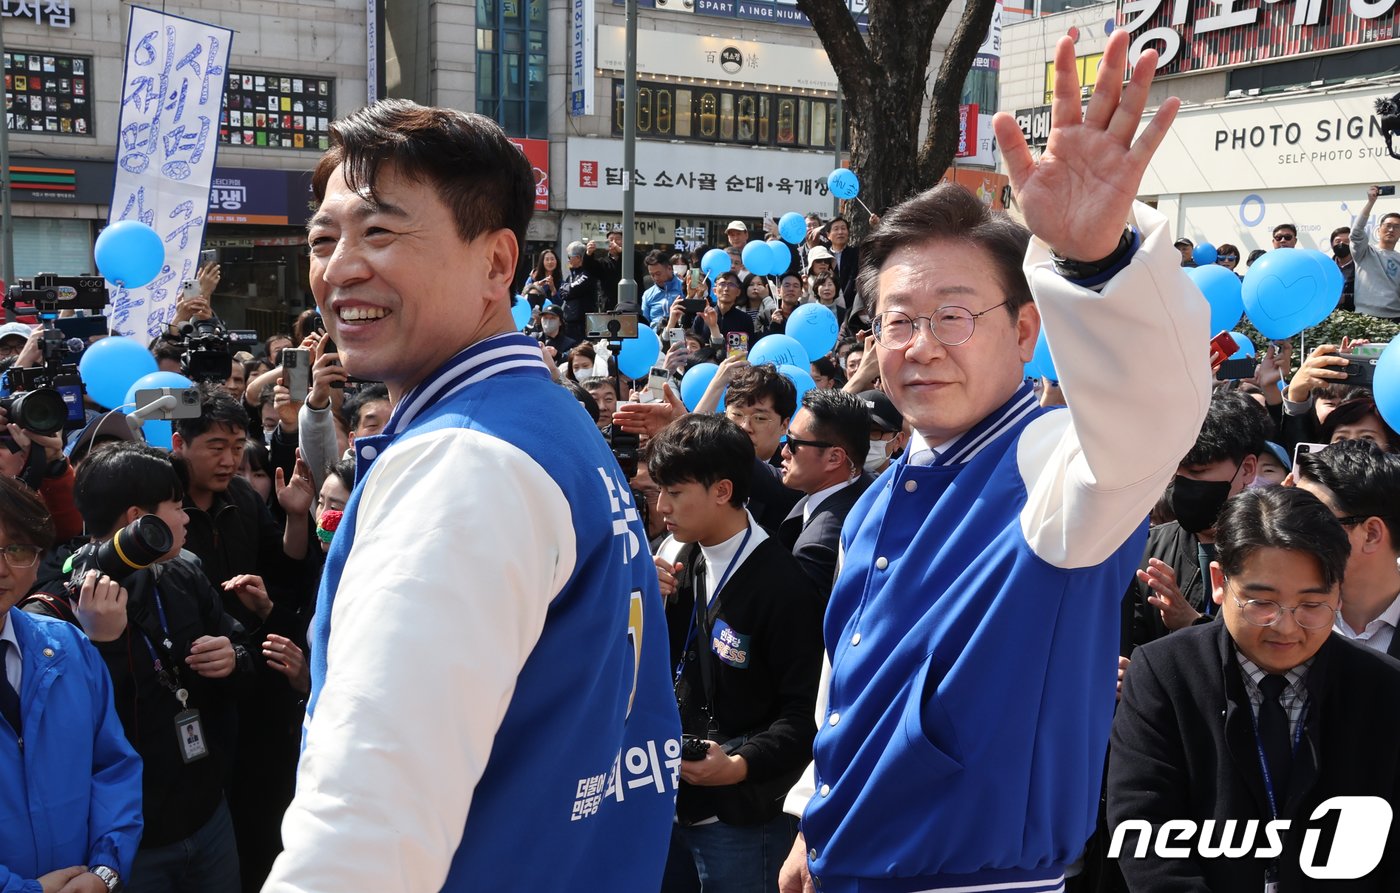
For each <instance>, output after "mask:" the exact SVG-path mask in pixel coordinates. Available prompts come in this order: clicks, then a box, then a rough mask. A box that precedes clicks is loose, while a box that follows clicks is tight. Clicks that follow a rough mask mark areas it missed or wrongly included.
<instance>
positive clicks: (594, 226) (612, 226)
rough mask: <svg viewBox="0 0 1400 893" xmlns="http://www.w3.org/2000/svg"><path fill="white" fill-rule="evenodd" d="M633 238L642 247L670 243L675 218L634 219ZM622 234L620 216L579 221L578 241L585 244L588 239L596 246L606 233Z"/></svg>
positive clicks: (589, 217) (588, 218) (674, 235)
mask: <svg viewBox="0 0 1400 893" xmlns="http://www.w3.org/2000/svg"><path fill="white" fill-rule="evenodd" d="M632 231H633V233H634V236H633V238H634V239H635V240H636V241H637V242H639V243H641V244H644V245H649V244H652V243H655V242H670V241H671V240H673V239H675V238H676V221H675V218H666V217H635V218H633V220H632ZM620 232H622V216H621V215H617V216H612V217H600V216H597V215H585V216H584V218H583V219H582V220H580V221H579V239H581V240H582V241H584V242H587V241H588V240H589V239H592V240H594V241H595V242H597V243H598V244H600V245H601V244H602V243H603V240H604V239H606V238H607V237H608V233H620Z"/></svg>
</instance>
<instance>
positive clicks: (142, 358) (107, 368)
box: [78, 337, 158, 409]
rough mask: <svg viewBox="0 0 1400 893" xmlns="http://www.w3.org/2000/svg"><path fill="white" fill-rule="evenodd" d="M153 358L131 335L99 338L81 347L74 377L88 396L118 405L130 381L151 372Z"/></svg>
mask: <svg viewBox="0 0 1400 893" xmlns="http://www.w3.org/2000/svg"><path fill="white" fill-rule="evenodd" d="M157 368H158V367H157V366H156V358H155V357H154V356H152V355H151V352H150V351H149V350H147V349H146V346H145V345H144V344H142V343H141V342H140V341H138V340H137V339H135V338H116V337H111V338H103V339H102V340H101V341H98V342H97V343H96V344H93V345H91V346H89V347H88V349H87V350H85V351H83V356H82V358H81V359H80V360H78V377H79V378H81V379H82V381H83V387H85V388H87V392H88V396H89V397H91V398H92V399H93V400H94V401H95V402H96V403H98V404H100V405H102V406H104V407H106V408H107V409H116V408H117V407H118V406H121V405H122V398H123V397H124V396H126V391H127V388H129V387H131V383H132V382H134V381H136V380H137V379H138V378H141V377H142V376H143V375H150V374H151V373H152V372H155V371H156V369H157Z"/></svg>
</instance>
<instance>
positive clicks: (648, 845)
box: [307, 334, 680, 893]
mask: <svg viewBox="0 0 1400 893" xmlns="http://www.w3.org/2000/svg"><path fill="white" fill-rule="evenodd" d="M444 428H465V429H470V430H474V431H477V432H480V433H483V434H486V435H488V436H491V437H494V438H499V439H500V440H503V441H506V442H507V443H510V444H512V445H514V446H515V447H517V448H518V449H520V450H521V451H523V452H524V453H526V454H527V455H529V456H530V457H531V458H533V459H535V460H536V461H537V462H539V463H540V465H541V468H543V469H544V470H545V471H546V473H547V474H549V476H550V477H551V478H552V479H553V480H554V482H555V483H556V484H557V485H558V486H559V488H560V489H561V490H562V491H563V494H564V496H565V497H566V499H567V500H568V504H569V508H570V511H571V512H572V515H573V527H574V532H575V535H576V537H577V547H576V548H577V560H576V563H575V567H574V571H573V573H572V575H571V576H570V577H569V579H568V581H567V582H566V583H565V585H564V587H563V589H562V590H560V592H559V594H558V595H557V596H556V597H555V599H554V600H553V601H552V602H551V603H550V607H549V611H548V615H547V619H546V621H545V625H544V629H543V631H542V633H541V636H540V639H539V641H538V643H537V644H536V646H535V648H534V650H533V651H532V652H531V654H530V656H529V658H528V659H527V661H526V662H525V665H524V667H523V669H522V670H521V672H520V674H519V677H518V680H517V684H516V688H515V691H514V693H513V695H512V697H511V702H510V705H509V707H508V708H507V710H506V713H505V717H504V718H503V720H502V721H501V724H500V727H499V729H498V731H497V733H496V737H495V743H494V746H493V748H492V751H491V756H490V759H489V760H488V762H487V764H486V767H485V770H484V772H483V774H482V777H481V779H480V781H479V782H478V784H477V787H476V790H475V791H474V792H473V795H472V801H471V808H470V812H469V813H468V815H467V822H466V828H465V831H464V835H463V838H462V842H461V845H460V846H459V848H458V850H457V852H456V854H455V855H454V857H453V860H452V866H451V870H450V871H449V874H448V877H447V881H446V883H445V884H444V885H443V889H444V890H448V891H458V890H460V891H467V890H472V891H477V890H548V889H556V888H557V885H558V884H560V883H561V882H563V881H565V880H566V879H587V884H588V886H590V887H591V888H594V889H599V890H617V891H633V890H635V891H639V893H640V891H647V893H650V891H654V890H655V889H656V888H657V886H658V885H659V883H660V878H661V872H662V869H663V867H664V863H665V858H666V852H667V841H668V839H669V836H670V829H671V824H672V816H673V815H674V807H675V791H676V783H677V778H678V775H677V773H678V767H679V762H680V760H679V757H680V740H679V738H680V722H679V719H678V717H677V713H676V702H675V696H674V693H673V692H672V691H671V684H670V680H669V677H668V671H669V668H668V666H667V651H668V645H667V639H666V623H665V619H664V615H663V612H662V601H661V593H660V590H659V588H658V586H657V580H656V570H655V567H654V565H653V564H652V561H651V557H650V554H649V552H648V550H647V538H646V533H645V531H644V530H643V527H642V525H641V523H640V521H639V519H638V516H637V512H636V508H635V506H634V505H633V504H632V495H631V491H630V490H629V488H628V483H627V480H626V478H625V477H624V476H623V474H622V470H621V469H620V468H619V467H618V465H617V462H616V460H615V459H614V458H613V456H612V454H611V452H610V451H609V450H608V447H607V445H606V444H605V443H604V441H603V439H602V437H601V436H600V435H599V433H598V430H597V428H596V426H594V424H593V422H592V420H591V419H589V417H588V416H587V414H586V413H585V412H584V411H583V409H582V406H581V405H580V404H579V403H578V401H577V400H576V399H575V398H574V397H573V396H572V395H571V394H570V393H569V392H568V391H567V390H565V389H564V388H562V387H560V386H559V385H557V384H555V383H554V382H553V381H551V380H550V376H549V373H548V370H547V368H546V367H545V366H544V363H543V361H542V360H541V358H540V353H539V346H538V345H537V344H536V343H535V342H534V341H533V340H532V339H529V338H526V337H524V336H522V335H518V334H510V335H500V336H496V337H494V338H490V339H487V340H485V341H482V342H479V343H477V344H475V345H472V346H471V347H469V348H467V349H466V350H464V351H462V352H461V353H460V354H458V355H457V356H455V357H454V358H453V359H452V360H450V361H449V362H448V363H447V364H445V365H444V366H443V367H442V368H441V369H439V370H438V371H437V372H435V373H433V375H432V376H430V377H429V378H428V380H426V381H424V382H423V383H422V384H420V385H419V386H418V387H416V388H414V389H413V390H412V391H410V392H409V393H407V394H405V395H404V397H403V399H402V400H400V401H399V404H398V406H396V407H395V410H394V414H393V416H392V417H391V419H390V421H389V424H388V425H387V426H386V428H385V429H384V432H383V433H382V434H380V435H378V436H375V437H367V438H361V439H357V440H356V442H355V448H356V457H357V466H358V467H357V477H356V481H357V483H356V487H355V490H354V493H353V494H352V495H351V497H350V500H349V503H348V504H347V505H346V508H345V515H344V518H343V519H342V521H341V525H340V527H339V529H338V530H337V532H336V535H335V538H334V540H333V541H332V543H331V548H330V552H329V554H328V556H327V561H326V569H325V574H324V576H323V577H322V580H321V589H320V594H319V596H318V601H317V606H316V615H315V618H314V620H313V622H312V627H311V635H310V639H311V697H310V700H309V702H308V707H307V721H308V723H310V722H312V721H313V720H314V716H315V710H316V701H317V698H318V696H319V694H320V692H321V690H322V688H323V686H324V684H325V680H326V650H327V644H328V642H329V638H330V618H331V606H332V604H333V602H334V600H335V594H336V590H337V588H338V587H339V585H340V578H341V574H342V572H343V570H344V567H345V562H346V560H347V558H348V556H349V554H350V552H351V550H352V549H353V548H354V545H355V537H356V535H357V533H358V531H357V529H356V515H357V507H358V505H359V501H360V495H361V493H362V492H363V490H364V485H365V482H366V480H367V479H368V478H369V477H370V476H371V475H373V474H374V465H375V459H376V458H378V457H379V456H382V455H383V454H384V452H385V451H386V450H387V449H389V448H390V447H391V446H392V445H393V444H396V443H400V442H402V441H405V440H408V439H410V438H413V437H417V436H420V435H424V434H427V433H430V432H433V431H439V430H442V429H444ZM463 510H464V511H476V512H477V513H478V514H479V515H480V525H481V535H482V536H488V537H490V536H494V537H497V538H499V540H500V543H501V548H502V549H509V548H511V547H512V543H511V531H509V530H498V529H493V528H492V527H491V520H490V507H489V506H463ZM366 535H367V536H368V535H372V531H367V532H366ZM442 560H443V561H447V562H450V561H451V560H452V556H451V555H443V556H442ZM462 580H463V582H462V586H463V589H464V590H466V589H469V587H470V586H471V582H470V581H471V568H469V567H463V568H462ZM423 622H424V623H429V624H430V623H432V622H433V617H432V614H431V613H430V612H429V611H428V610H426V609H425V611H424V614H423ZM405 659H411V656H406V657H405ZM424 684H425V685H431V684H432V680H430V679H429V680H424ZM422 721H423V724H422V727H420V728H419V729H416V730H412V729H405V730H404V734H405V735H412V734H425V733H426V734H432V732H431V729H432V724H433V717H431V716H425V717H422ZM424 729H426V730H428V731H427V732H425V731H424ZM385 833H393V832H392V830H391V829H386V832H385ZM526 854H534V855H526Z"/></svg>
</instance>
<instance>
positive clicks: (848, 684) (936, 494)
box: [783, 34, 1210, 893]
mask: <svg viewBox="0 0 1400 893" xmlns="http://www.w3.org/2000/svg"><path fill="white" fill-rule="evenodd" d="M1127 49H1128V41H1127V35H1126V34H1114V35H1113V36H1112V38H1110V40H1109V42H1108V45H1107V47H1106V49H1105V55H1104V60H1103V65H1102V68H1101V69H1100V70H1101V71H1102V72H1105V73H1106V76H1105V77H1103V78H1101V79H1100V80H1099V83H1098V85H1097V86H1096V87H1095V91H1094V96H1093V98H1092V100H1091V101H1090V102H1089V105H1088V108H1087V111H1085V112H1081V108H1080V99H1079V96H1080V93H1079V84H1078V79H1077V77H1076V76H1075V73H1074V47H1073V44H1072V42H1070V41H1069V40H1068V38H1066V39H1064V40H1062V41H1061V43H1060V46H1059V47H1058V50H1057V53H1056V58H1055V72H1056V78H1055V101H1054V106H1053V110H1052V117H1053V127H1052V130H1051V134H1050V140H1049V144H1048V146H1047V149H1046V151H1045V152H1044V153H1043V154H1042V155H1041V157H1040V158H1039V159H1038V160H1036V159H1034V158H1033V157H1032V156H1031V153H1030V150H1029V149H1028V148H1027V146H1026V143H1025V140H1024V139H1022V137H1021V135H1020V132H1019V130H1018V129H1017V128H1016V126H1015V124H1014V122H1011V121H1010V119H1009V118H1008V117H1007V116H1001V117H999V118H998V119H997V138H998V141H999V142H1000V144H1001V147H1002V151H1003V152H1004V153H1005V157H1006V160H1007V164H1008V168H1009V171H1010V174H1011V182H1012V185H1013V188H1014V189H1015V191H1016V200H1017V206H1018V207H1019V208H1020V210H1021V212H1022V213H1023V214H1024V216H1025V220H1026V224H1027V225H1028V227H1029V232H1027V230H1026V229H1025V228H1022V227H1021V226H1020V225H1019V224H1017V223H1015V222H1013V221H1012V220H1010V219H1009V218H1007V217H1004V216H996V215H992V214H990V213H989V212H988V211H987V209H986V208H984V207H983V206H982V204H981V203H980V202H978V201H977V200H976V198H975V197H973V196H971V195H970V194H968V193H967V192H966V191H965V190H962V189H960V188H958V187H956V186H940V187H937V188H935V189H932V190H930V191H928V192H926V193H924V194H922V195H920V196H917V197H915V198H913V199H911V200H909V201H908V202H906V203H904V204H903V205H901V206H899V207H897V208H896V209H894V210H893V211H891V212H890V213H888V214H887V215H885V217H884V219H883V221H882V222H881V223H880V225H879V226H878V227H876V228H875V230H874V231H873V232H872V234H871V235H870V236H869V237H868V238H867V239H866V240H865V242H864V243H863V244H862V250H861V292H862V295H863V296H864V297H865V299H866V303H867V306H870V307H871V313H872V321H873V329H874V335H875V338H876V341H877V351H878V358H879V364H880V379H881V381H882V382H883V384H884V387H885V390H886V392H887V393H888V394H889V397H890V400H891V401H893V402H894V404H895V406H896V407H897V408H898V409H899V411H900V412H901V413H902V414H903V416H904V418H905V419H906V420H907V421H908V422H909V425H910V427H911V428H912V429H913V431H914V434H913V436H912V439H911V442H910V445H909V449H908V450H907V453H906V455H905V456H904V457H902V458H901V459H900V461H899V462H897V463H895V464H894V465H892V466H891V467H890V468H888V469H886V471H885V472H884V473H883V474H882V475H881V476H880V478H879V479H878V480H876V482H875V483H874V484H873V485H871V487H870V488H869V489H868V490H867V491H866V492H865V494H864V495H863V496H862V497H861V499H860V501H859V502H857V503H856V505H855V507H854V508H853V509H852V510H851V512H850V514H849V515H848V516H847V520H846V524H845V527H844V529H843V532H842V550H843V559H844V563H843V565H842V567H841V569H840V570H839V572H838V577H837V581H836V586H835V588H834V590H833V591H832V594H831V601H830V605H829V608H828V610H827V615H826V622H825V628H824V631H825V638H826V648H827V657H828V661H829V671H828V672H827V673H826V674H825V675H826V679H827V685H826V686H825V689H824V698H821V700H819V704H818V709H819V712H818V715H817V720H818V731H817V736H816V739H815V742H814V745H813V749H814V754H815V762H814V765H813V768H812V772H811V773H810V774H809V776H808V777H807V779H806V784H805V785H804V786H802V787H801V788H800V789H799V790H796V791H794V792H793V795H791V796H790V797H789V799H788V809H789V810H790V811H794V812H800V813H801V815H802V834H803V839H801V840H799V841H798V845H797V847H796V848H794V851H793V853H792V855H791V856H790V857H789V860H788V865H787V866H786V869H785V872H784V876H783V885H784V887H783V888H784V890H785V891H800V890H803V889H804V888H805V889H812V888H814V887H817V886H818V885H819V889H820V890H821V891H822V893H855V891H860V893H916V891H917V893H928V891H952V890H957V891H960V893H973V891H975V893H984V891H993V890H1015V891H1017V893H1058V891H1062V890H1063V889H1064V870H1065V866H1066V865H1068V864H1069V863H1071V862H1072V861H1073V860H1074V859H1075V858H1076V857H1077V856H1078V855H1079V853H1080V852H1081V850H1082V849H1083V847H1084V842H1085V841H1086V840H1087V839H1088V837H1089V835H1090V834H1091V832H1092V831H1093V829H1094V823H1095V817H1096V813H1097V805H1098V799H1099V788H1100V783H1101V781H1102V772H1103V759H1104V752H1105V748H1106V746H1107V743H1108V733H1109V726H1110V723H1111V720H1112V716H1113V702H1114V688H1115V673H1116V665H1117V656H1118V651H1117V648H1118V628H1119V618H1120V608H1119V602H1120V600H1121V597H1122V589H1123V586H1124V584H1125V582H1126V581H1127V580H1129V579H1131V577H1132V574H1133V571H1134V570H1135V568H1136V567H1137V562H1138V560H1139V559H1140V558H1141V555H1142V549H1143V543H1144V540H1145V537H1146V532H1147V524H1146V517H1147V512H1148V510H1149V509H1150V508H1151V507H1152V505H1153V503H1154V502H1155V501H1156V500H1157V498H1158V496H1160V494H1161V492H1162V488H1163V486H1164V485H1165V484H1166V482H1167V481H1168V480H1169V479H1170V478H1171V476H1172V474H1173V472H1174V471H1175V470H1176V465H1177V463H1178V462H1179V461H1180V459H1181V456H1182V455H1184V454H1185V452H1186V451H1187V450H1188V449H1189V448H1190V446H1191V444H1192V443H1193V442H1194V440H1195V437H1196V433H1197V431H1198V430H1199V429H1200V425H1201V420H1202V418H1203V417H1204V415H1205V410H1206V406H1207V403H1208V401H1209V397H1210V381H1209V378H1210V369H1209V365H1208V363H1207V349H1206V345H1207V343H1208V340H1209V332H1208V326H1207V316H1208V313H1207V307H1206V303H1205V302H1204V301H1203V300H1202V299H1201V297H1200V295H1199V294H1198V293H1196V290H1195V289H1193V288H1192V287H1191V285H1190V284H1189V281H1188V280H1187V279H1186V277H1185V276H1184V275H1183V274H1182V272H1181V269H1180V267H1179V266H1178V264H1179V256H1178V255H1177V252H1176V250H1175V249H1173V248H1172V245H1171V242H1172V236H1171V233H1170V232H1169V230H1168V227H1167V221H1166V220H1165V219H1164V218H1163V217H1162V216H1161V215H1159V214H1157V213H1156V212H1155V211H1153V210H1152V209H1150V208H1148V207H1146V206H1143V205H1135V204H1134V201H1133V199H1134V195H1135V194H1136V192H1137V190H1138V185H1139V182H1140V180H1141V177H1142V173H1143V171H1144V169H1145V167H1146V165H1147V162H1148V160H1149V159H1150V158H1151V155H1152V151H1153V150H1154V149H1155V148H1156V146H1157V144H1158V143H1159V142H1160V141H1161V139H1162V137H1163V136H1164V135H1165V133H1166V131H1167V128H1168V126H1169V125H1170V123H1171V120H1172V118H1173V116H1174V114H1175V111H1176V109H1177V107H1178V105H1179V103H1178V102H1177V100H1175V99H1168V100H1166V101H1165V102H1164V103H1163V104H1162V107H1161V109H1160V110H1159V111H1158V113H1157V115H1156V116H1155V118H1154V119H1153V120H1152V121H1151V122H1150V123H1148V124H1147V126H1146V128H1145V129H1144V130H1143V131H1142V135H1141V137H1140V138H1139V139H1138V141H1137V142H1136V144H1134V143H1133V136H1134V133H1135V132H1136V131H1137V129H1138V126H1139V124H1140V123H1141V119H1142V115H1143V109H1144V106H1145V104H1146V101H1147V93H1148V86H1149V84H1150V83H1151V80H1152V71H1153V67H1154V65H1155V63H1156V54H1155V53H1153V52H1152V51H1151V50H1148V51H1147V52H1145V53H1143V55H1142V58H1141V59H1140V61H1139V62H1138V64H1137V66H1136V68H1135V70H1134V72H1133V76H1132V79H1131V81H1130V83H1129V84H1128V86H1126V87H1124V85H1123V83H1122V81H1121V79H1120V78H1121V74H1122V72H1123V71H1124V69H1125V65H1126V60H1127ZM1032 234H1033V235H1032ZM1042 323H1043V325H1044V327H1045V330H1046V334H1047V338H1048V340H1049V343H1050V346H1051V349H1052V350H1053V351H1054V354H1055V359H1056V361H1057V368H1058V369H1059V374H1060V380H1061V383H1062V385H1063V387H1064V392H1065V395H1066V397H1067V398H1068V402H1069V405H1068V409H1067V410H1045V409H1042V408H1041V407H1040V406H1039V405H1038V402H1037V401H1036V399H1035V396H1034V394H1033V393H1032V392H1031V389H1030V388H1029V386H1027V385H1026V384H1025V383H1024V380H1023V379H1024V373H1023V364H1024V363H1025V362H1026V361H1028V360H1029V359H1030V358H1031V356H1032V353H1033V352H1034V347H1035V343H1036V339H1037V336H1038V334H1039V330H1040V327H1041V325H1042ZM819 697H821V696H820V695H819Z"/></svg>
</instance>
